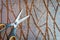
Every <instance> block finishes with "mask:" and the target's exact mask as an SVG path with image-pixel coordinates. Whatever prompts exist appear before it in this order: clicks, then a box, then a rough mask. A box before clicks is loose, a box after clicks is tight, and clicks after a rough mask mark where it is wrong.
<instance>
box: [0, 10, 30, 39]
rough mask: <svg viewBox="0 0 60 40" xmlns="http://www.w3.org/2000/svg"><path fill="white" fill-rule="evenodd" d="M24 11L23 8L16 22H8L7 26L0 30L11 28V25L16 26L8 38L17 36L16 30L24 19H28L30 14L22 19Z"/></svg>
mask: <svg viewBox="0 0 60 40" xmlns="http://www.w3.org/2000/svg"><path fill="white" fill-rule="evenodd" d="M22 12H23V9H22V10H21V12H20V13H19V15H18V16H17V18H16V20H15V22H13V23H11V24H6V25H5V27H4V28H3V29H1V30H0V32H2V31H4V30H5V29H7V28H9V27H12V26H14V28H13V29H12V30H11V32H10V34H9V36H8V37H9V39H8V40H11V39H13V38H15V36H16V31H17V26H18V25H19V24H20V23H21V22H23V21H24V20H26V19H27V18H29V15H28V16H26V17H24V18H22V19H20V16H21V13H22ZM16 40H17V39H16Z"/></svg>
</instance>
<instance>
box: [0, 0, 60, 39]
mask: <svg viewBox="0 0 60 40" xmlns="http://www.w3.org/2000/svg"><path fill="white" fill-rule="evenodd" d="M21 9H23V10H24V11H23V13H22V15H21V18H23V17H25V16H27V15H30V18H28V19H27V20H25V21H24V22H22V23H21V24H19V25H18V30H17V32H16V34H17V35H18V37H19V40H59V39H60V3H59V0H0V23H4V24H8V23H13V22H14V20H15V19H16V17H17V15H18V14H19V11H21ZM8 30H9V31H8ZM10 30H11V28H8V29H7V30H6V31H4V32H2V33H0V40H1V39H2V40H6V39H7V35H9V32H10Z"/></svg>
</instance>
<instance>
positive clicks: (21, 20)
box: [17, 15, 29, 25]
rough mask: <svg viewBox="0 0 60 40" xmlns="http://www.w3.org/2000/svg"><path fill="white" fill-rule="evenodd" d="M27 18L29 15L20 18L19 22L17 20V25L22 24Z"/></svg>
mask: <svg viewBox="0 0 60 40" xmlns="http://www.w3.org/2000/svg"><path fill="white" fill-rule="evenodd" d="M28 17H29V15H28V16H26V17H24V18H22V19H20V20H18V21H17V25H18V24H20V23H21V22H23V21H24V20H26V19H27V18H28Z"/></svg>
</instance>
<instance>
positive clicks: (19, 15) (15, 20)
mask: <svg viewBox="0 0 60 40" xmlns="http://www.w3.org/2000/svg"><path fill="white" fill-rule="evenodd" d="M22 11H23V9H22V10H21V12H20V13H19V15H18V16H17V19H16V20H15V21H18V20H19V18H20V16H21V13H22Z"/></svg>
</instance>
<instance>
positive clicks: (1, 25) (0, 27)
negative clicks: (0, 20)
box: [0, 24, 6, 32]
mask: <svg viewBox="0 0 60 40" xmlns="http://www.w3.org/2000/svg"><path fill="white" fill-rule="evenodd" d="M5 28H6V25H5V24H0V32H2V31H4V30H5Z"/></svg>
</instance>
